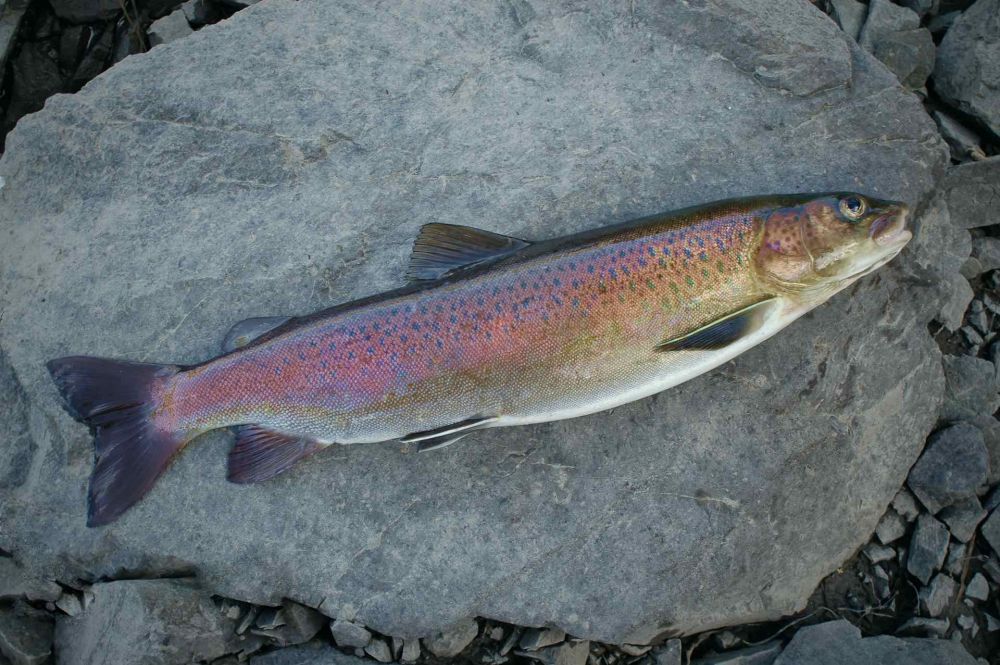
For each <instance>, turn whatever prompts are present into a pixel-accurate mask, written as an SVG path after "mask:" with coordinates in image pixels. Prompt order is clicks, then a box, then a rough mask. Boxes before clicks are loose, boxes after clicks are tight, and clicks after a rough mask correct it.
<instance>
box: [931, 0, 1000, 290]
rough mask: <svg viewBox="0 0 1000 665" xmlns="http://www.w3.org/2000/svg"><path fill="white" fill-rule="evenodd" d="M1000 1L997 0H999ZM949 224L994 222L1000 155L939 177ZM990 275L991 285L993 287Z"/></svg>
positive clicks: (968, 225) (968, 226)
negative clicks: (946, 205)
mask: <svg viewBox="0 0 1000 665" xmlns="http://www.w3.org/2000/svg"><path fill="white" fill-rule="evenodd" d="M998 1H1000V0H998ZM940 186H941V188H942V190H944V192H945V196H946V199H947V201H948V214H949V217H950V219H951V223H952V224H954V225H956V226H958V227H959V228H963V229H974V228H978V227H981V226H991V225H993V224H996V223H997V218H996V206H995V204H993V203H992V202H991V201H995V200H996V197H997V196H1000V156H995V157H990V158H988V159H983V160H979V161H973V162H966V163H964V164H959V165H958V166H953V167H951V168H950V169H948V172H947V173H946V174H945V176H944V178H943V179H942V180H941V185H940ZM997 278H1000V275H998V276H996V277H993V276H992V275H991V276H990V288H993V289H995V288H996V286H994V285H993V284H994V280H995V279H997Z"/></svg>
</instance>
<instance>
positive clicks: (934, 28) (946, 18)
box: [927, 12, 962, 35]
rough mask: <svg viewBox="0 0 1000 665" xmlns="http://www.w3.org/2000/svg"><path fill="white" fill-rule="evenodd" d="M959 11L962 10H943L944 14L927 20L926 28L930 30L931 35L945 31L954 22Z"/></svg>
mask: <svg viewBox="0 0 1000 665" xmlns="http://www.w3.org/2000/svg"><path fill="white" fill-rule="evenodd" d="M961 13H962V12H945V13H944V14H938V15H937V16H935V17H934V18H932V19H931V20H930V21H928V22H927V29H928V30H930V31H931V34H932V35H939V34H941V33H943V32H945V31H947V30H948V28H950V27H951V26H952V25H953V24H954V23H955V19H957V18H958V17H959V15H960V14H961Z"/></svg>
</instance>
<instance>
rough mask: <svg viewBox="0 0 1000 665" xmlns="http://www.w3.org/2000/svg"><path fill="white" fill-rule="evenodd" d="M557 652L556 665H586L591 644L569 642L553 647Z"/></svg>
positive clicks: (586, 642)
mask: <svg viewBox="0 0 1000 665" xmlns="http://www.w3.org/2000/svg"><path fill="white" fill-rule="evenodd" d="M553 648H554V649H555V651H556V657H555V663H554V665H586V664H587V656H588V655H589V654H590V642H588V641H586V640H584V641H582V642H576V643H573V642H567V643H565V644H560V645H559V646H557V647H553Z"/></svg>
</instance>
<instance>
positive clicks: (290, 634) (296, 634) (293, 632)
mask: <svg viewBox="0 0 1000 665" xmlns="http://www.w3.org/2000/svg"><path fill="white" fill-rule="evenodd" d="M326 623H327V619H326V617H324V616H323V615H322V614H320V613H319V612H317V611H316V610H314V609H311V608H309V607H305V606H304V605H300V604H298V603H293V602H291V601H286V602H285V604H284V605H282V607H281V611H280V613H278V617H277V621H276V622H272V625H270V626H261V618H260V617H259V616H258V617H257V625H258V626H261V627H262V628H266V629H267V632H266V636H267V637H268V638H270V639H271V640H273V641H274V642H276V643H277V644H278V646H282V647H286V646H290V645H294V644H302V643H304V642H308V641H309V640H311V639H312V638H314V637H315V636H316V634H317V633H319V631H320V630H322V629H323V626H325V625H326ZM258 634H260V633H258Z"/></svg>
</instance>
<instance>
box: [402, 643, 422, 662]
mask: <svg viewBox="0 0 1000 665" xmlns="http://www.w3.org/2000/svg"><path fill="white" fill-rule="evenodd" d="M419 658H420V640H412V639H411V640H403V652H402V653H401V654H400V656H399V660H400V662H403V663H415V662H417V660H418V659H419Z"/></svg>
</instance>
